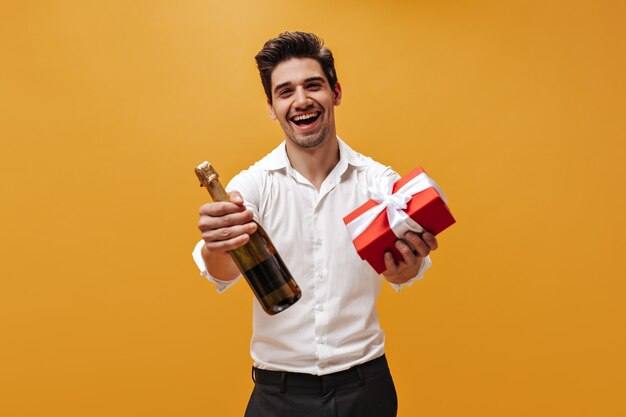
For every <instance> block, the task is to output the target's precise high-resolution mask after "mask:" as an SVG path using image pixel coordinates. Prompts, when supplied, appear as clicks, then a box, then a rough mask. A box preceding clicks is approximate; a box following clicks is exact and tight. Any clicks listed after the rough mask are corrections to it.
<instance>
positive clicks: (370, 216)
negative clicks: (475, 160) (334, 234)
mask: <svg viewBox="0 0 626 417" xmlns="http://www.w3.org/2000/svg"><path fill="white" fill-rule="evenodd" d="M395 182H396V181H394V179H393V178H389V177H385V178H381V179H380V181H378V182H375V183H374V184H372V185H371V186H370V187H369V191H370V194H371V195H372V200H374V201H376V202H377V203H378V204H377V205H376V206H374V207H372V208H371V209H369V210H367V211H366V212H364V213H363V214H361V215H360V216H359V217H357V218H356V219H354V220H352V221H351V222H350V223H348V224H347V228H348V233H349V234H350V237H351V238H352V240H354V239H356V237H357V236H359V235H360V234H361V233H363V232H364V231H365V229H367V228H368V227H369V225H370V224H372V222H373V221H374V219H376V217H378V215H379V214H380V213H382V211H383V210H385V209H387V219H388V220H389V226H391V230H393V232H394V233H395V235H396V236H397V237H398V238H400V239H403V238H404V235H405V233H406V232H408V231H412V232H415V233H422V232H423V231H424V228H423V227H422V226H420V225H419V224H418V223H417V222H416V221H415V220H413V219H412V218H410V217H409V216H408V215H407V214H406V213H405V212H404V210H406V208H407V203H408V202H409V201H411V198H413V195H415V194H417V193H419V192H422V191H424V190H426V189H427V188H430V187H433V188H434V189H435V190H437V192H438V193H439V195H441V198H442V199H443V201H444V202H447V200H446V197H445V196H444V194H443V191H441V189H440V188H439V186H438V185H437V183H436V182H435V181H433V180H432V179H431V178H430V177H429V176H428V175H426V173H424V172H422V173H421V174H419V175H417V176H416V177H415V178H413V179H411V180H410V181H409V182H407V183H406V184H404V185H403V186H402V187H400V189H399V190H398V191H397V192H395V193H393V192H392V191H393V184H394V183H395Z"/></svg>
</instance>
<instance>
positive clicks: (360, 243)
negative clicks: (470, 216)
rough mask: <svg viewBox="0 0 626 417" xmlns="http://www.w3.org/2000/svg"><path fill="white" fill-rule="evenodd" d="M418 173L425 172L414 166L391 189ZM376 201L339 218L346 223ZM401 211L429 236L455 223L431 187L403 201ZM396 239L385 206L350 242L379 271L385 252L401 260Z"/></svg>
mask: <svg viewBox="0 0 626 417" xmlns="http://www.w3.org/2000/svg"><path fill="white" fill-rule="evenodd" d="M420 174H424V175H425V174H426V173H425V171H424V170H423V169H422V168H421V167H417V168H415V169H414V170H413V171H411V172H409V173H408V174H407V175H405V176H404V177H402V178H400V179H399V180H398V181H397V182H396V183H395V184H394V185H393V189H392V192H393V193H396V192H397V191H398V190H400V188H402V186H404V185H405V184H407V183H408V182H409V181H411V180H413V179H414V178H416V177H417V176H418V175H420ZM407 198H408V197H407ZM379 204H380V203H378V202H377V201H375V200H369V201H367V202H366V203H365V204H363V205H362V206H360V207H359V208H357V209H356V210H354V211H353V212H352V213H350V214H348V215H347V216H345V217H344V218H343V221H344V223H345V224H346V225H348V224H349V223H351V222H353V221H354V220H355V219H357V218H358V217H359V216H361V215H362V214H363V213H365V212H366V211H368V210H369V209H371V208H373V207H375V206H377V205H379ZM403 211H404V212H405V213H406V214H407V215H408V216H409V217H410V218H411V219H413V220H414V221H416V222H417V223H419V225H420V226H422V228H424V229H425V230H426V231H428V232H430V233H432V234H433V235H437V234H438V233H440V232H441V231H443V230H444V229H446V228H447V227H449V226H451V225H452V224H454V222H455V220H454V217H452V213H450V209H449V208H448V206H447V205H446V203H445V202H444V200H443V198H442V196H441V194H439V192H438V191H437V190H436V189H435V187H433V186H431V187H429V188H426V189H425V190H423V191H420V192H418V193H416V194H414V195H413V196H412V197H411V199H410V200H409V201H408V202H407V207H406V209H404V210H403ZM396 240H398V237H397V236H396V234H395V233H394V231H393V230H392V229H391V226H390V225H389V220H388V217H387V210H386V209H385V210H383V211H382V212H381V213H380V214H378V216H376V218H375V219H374V220H373V222H372V223H371V224H370V225H369V226H367V228H366V229H365V231H363V232H362V233H361V234H359V235H358V236H356V237H355V238H353V241H352V242H353V243H354V246H355V247H356V250H357V253H358V254H359V256H360V257H361V259H363V260H366V261H367V262H369V264H370V265H371V266H372V267H373V268H374V269H375V270H376V272H378V273H379V274H380V273H382V272H383V271H385V270H386V269H387V268H386V267H385V261H384V254H385V252H387V251H389V252H391V253H392V254H393V256H394V258H395V259H396V261H400V260H402V259H403V257H402V255H401V254H400V252H399V251H398V249H397V248H396V246H395V242H396Z"/></svg>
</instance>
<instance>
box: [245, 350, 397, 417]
mask: <svg viewBox="0 0 626 417" xmlns="http://www.w3.org/2000/svg"><path fill="white" fill-rule="evenodd" d="M252 375H253V379H254V380H255V385H254V390H253V391H252V395H251V396H250V401H249V402H248V408H247V409H246V414H245V417H395V416H396V414H397V411H398V397H397V396H396V389H395V386H394V384H393V379H392V378H391V373H390V372H389V367H388V365H387V359H386V358H385V356H384V355H383V356H381V357H380V358H378V359H374V360H372V361H370V362H367V363H364V364H362V365H358V366H355V367H354V368H351V369H348V370H346V371H341V372H337V373H334V374H330V375H323V376H315V375H309V374H299V373H292V372H280V371H266V370H262V369H256V368H253V369H252Z"/></svg>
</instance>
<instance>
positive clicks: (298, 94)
mask: <svg viewBox="0 0 626 417" xmlns="http://www.w3.org/2000/svg"><path fill="white" fill-rule="evenodd" d="M293 104H294V105H295V106H296V107H297V108H300V107H307V105H308V104H309V97H308V96H307V93H306V90H305V89H304V88H302V87H298V88H296V91H295V92H294V103H293Z"/></svg>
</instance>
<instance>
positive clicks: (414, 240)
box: [404, 232, 430, 257]
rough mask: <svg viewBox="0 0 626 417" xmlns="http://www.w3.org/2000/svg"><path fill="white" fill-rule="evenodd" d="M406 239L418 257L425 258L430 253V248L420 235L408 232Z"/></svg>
mask: <svg viewBox="0 0 626 417" xmlns="http://www.w3.org/2000/svg"><path fill="white" fill-rule="evenodd" d="M404 238H405V239H406V240H407V241H408V242H409V243H410V244H411V245H412V246H413V249H415V252H414V253H415V254H416V255H417V256H421V257H425V256H428V254H429V253H430V247H429V246H428V245H427V244H426V243H425V242H424V241H423V240H422V238H421V237H420V235H418V234H417V233H413V232H407V233H406V234H405V235H404Z"/></svg>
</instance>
